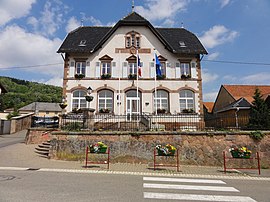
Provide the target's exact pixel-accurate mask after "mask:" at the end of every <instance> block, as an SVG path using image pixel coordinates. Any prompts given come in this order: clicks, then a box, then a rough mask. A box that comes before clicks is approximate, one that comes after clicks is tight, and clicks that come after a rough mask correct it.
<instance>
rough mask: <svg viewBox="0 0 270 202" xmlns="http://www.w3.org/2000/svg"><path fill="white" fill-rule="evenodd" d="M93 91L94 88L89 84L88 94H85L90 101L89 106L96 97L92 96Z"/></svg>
mask: <svg viewBox="0 0 270 202" xmlns="http://www.w3.org/2000/svg"><path fill="white" fill-rule="evenodd" d="M92 92H93V89H92V88H91V87H90V86H89V87H88V88H87V95H86V96H85V99H86V101H87V102H89V108H90V103H91V101H93V99H94V97H93V96H91V94H92Z"/></svg>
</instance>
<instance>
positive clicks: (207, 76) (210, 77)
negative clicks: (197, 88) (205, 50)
mask: <svg viewBox="0 0 270 202" xmlns="http://www.w3.org/2000/svg"><path fill="white" fill-rule="evenodd" d="M218 77H219V76H218V75H217V74H215V73H211V72H209V71H208V70H207V69H203V70H202V81H203V83H204V84H205V83H209V82H212V81H215V80H217V78H218Z"/></svg>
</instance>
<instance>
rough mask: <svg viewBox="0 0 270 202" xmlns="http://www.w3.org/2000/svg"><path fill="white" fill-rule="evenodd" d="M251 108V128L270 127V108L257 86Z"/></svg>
mask: <svg viewBox="0 0 270 202" xmlns="http://www.w3.org/2000/svg"><path fill="white" fill-rule="evenodd" d="M253 99H254V101H253V102H252V106H251V110H250V119H249V126H248V127H249V128H250V129H268V128H270V110H269V108H268V106H267V104H266V103H265V101H264V100H263V98H262V95H261V92H260V90H259V89H258V88H256V90H255V93H254V96H253Z"/></svg>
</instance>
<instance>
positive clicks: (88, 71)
mask: <svg viewBox="0 0 270 202" xmlns="http://www.w3.org/2000/svg"><path fill="white" fill-rule="evenodd" d="M85 68H86V70H85V76H86V77H90V61H86V67H85Z"/></svg>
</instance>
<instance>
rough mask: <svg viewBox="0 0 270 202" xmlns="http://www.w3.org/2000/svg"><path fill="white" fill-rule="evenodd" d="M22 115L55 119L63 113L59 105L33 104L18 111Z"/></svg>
mask: <svg viewBox="0 0 270 202" xmlns="http://www.w3.org/2000/svg"><path fill="white" fill-rule="evenodd" d="M18 111H19V113H20V114H25V113H34V115H35V116H39V117H44V116H45V117H53V116H58V115H60V114H61V113H62V109H61V108H60V106H59V103H48V102H33V103H31V104H29V105H26V106H24V107H21V108H20V109H18Z"/></svg>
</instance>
